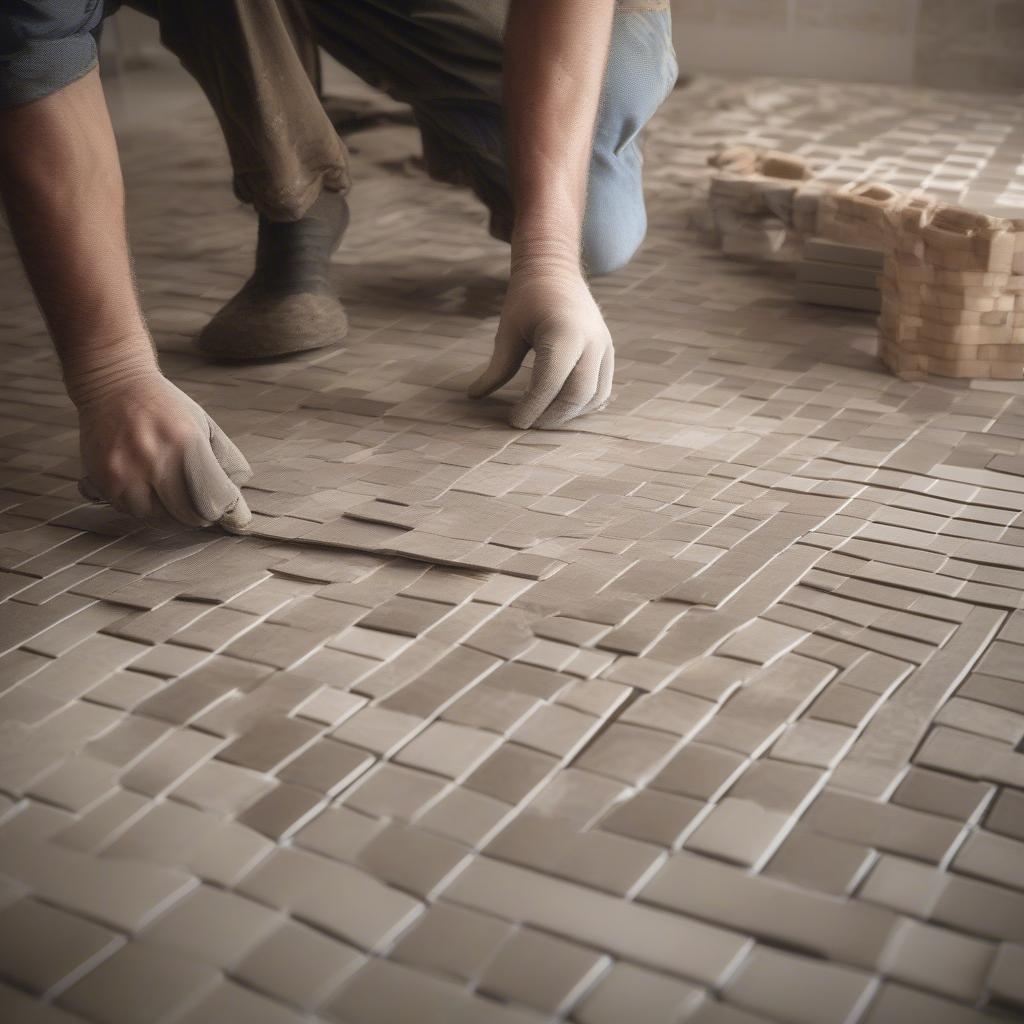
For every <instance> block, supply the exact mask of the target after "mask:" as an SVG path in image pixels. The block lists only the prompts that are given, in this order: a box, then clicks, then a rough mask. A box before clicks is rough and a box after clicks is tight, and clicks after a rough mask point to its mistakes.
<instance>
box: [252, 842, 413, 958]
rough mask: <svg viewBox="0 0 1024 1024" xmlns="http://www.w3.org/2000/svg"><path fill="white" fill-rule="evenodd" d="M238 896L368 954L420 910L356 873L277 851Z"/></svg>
mask: <svg viewBox="0 0 1024 1024" xmlns="http://www.w3.org/2000/svg"><path fill="white" fill-rule="evenodd" d="M239 891H240V892H242V893H244V894H245V895H247V896H251V897H252V898H253V899H256V900H259V901H260V902H262V903H266V904H267V905H269V906H272V907H277V908H278V909H280V910H287V911H288V912H290V913H291V915H292V916H293V917H295V918H297V919H299V920H301V921H303V922H304V923H306V924H310V925H313V926H314V927H317V928H320V929H321V930H323V931H326V932H328V933H330V934H332V935H336V936H338V937H339V938H341V939H343V940H344V941H346V942H350V943H352V944H353V945H355V946H358V947H359V948H360V949H368V950H378V949H380V948H383V947H385V946H387V945H388V944H389V943H390V942H391V941H392V940H393V939H394V938H395V936H396V935H397V934H398V933H399V932H400V931H402V929H404V928H405V927H407V926H408V925H409V924H410V923H411V922H412V921H413V920H415V918H416V917H417V916H418V915H419V913H420V911H421V909H422V905H421V904H420V903H419V901H418V900H414V899H412V898H411V897H409V896H406V895H405V894H404V893H400V892H398V891H397V890H395V889H390V888H388V887H387V886H385V885H383V884H381V883H380V882H378V881H376V880H375V879H374V878H372V877H371V876H370V875H367V874H365V873H364V872H362V871H359V870H357V869H356V868H353V867H349V866H348V865H345V864H339V863H337V862H336V861H330V860H327V859H326V858H324V857H318V856H316V855H315V854H311V853H305V852H301V851H298V850H289V849H281V848H279V849H278V850H277V851H275V853H274V854H272V855H271V856H270V857H269V858H267V859H266V860H265V861H263V862H262V863H261V864H260V865H259V866H258V867H257V868H256V869H255V870H254V871H252V872H251V873H250V874H249V875H248V876H247V877H246V878H245V880H244V882H243V883H242V884H241V885H240V886H239Z"/></svg>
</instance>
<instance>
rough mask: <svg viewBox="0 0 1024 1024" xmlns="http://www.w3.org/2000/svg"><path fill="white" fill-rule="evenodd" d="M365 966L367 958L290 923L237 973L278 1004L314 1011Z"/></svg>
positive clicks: (255, 948) (286, 921) (261, 945)
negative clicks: (278, 1002)
mask: <svg viewBox="0 0 1024 1024" xmlns="http://www.w3.org/2000/svg"><path fill="white" fill-rule="evenodd" d="M362 963H363V956H362V955H361V954H360V953H359V952H358V951H357V950H355V949H353V948H352V947H351V946H348V945H346V944H345V943H342V942H338V941H337V940H336V939H333V938H328V937H327V936H325V935H324V934H323V933H322V932H320V931H317V930H315V929H313V928H309V927H307V926H306V925H304V924H299V923H298V922H297V921H292V920H290V919H289V918H285V919H284V920H283V921H282V922H281V924H280V925H279V926H278V927H277V928H276V929H275V930H274V931H272V932H271V933H270V934H269V935H268V936H266V937H265V938H263V939H261V940H260V941H259V942H258V943H257V944H255V945H254V946H253V947H252V949H251V950H250V951H249V952H248V953H247V954H246V955H245V956H244V957H243V958H242V960H241V961H240V962H239V963H238V964H237V965H236V966H235V967H234V969H233V970H232V974H233V975H234V977H236V978H238V979H239V980H240V981H243V982H245V984H247V985H250V986H252V987H253V988H255V989H257V990H259V991H260V992H265V993H267V995H270V996H272V997H274V998H275V999H281V1000H283V1001H284V1002H286V1003H290V1004H292V1005H293V1006H297V1007H299V1009H301V1010H313V1009H316V1008H317V1007H319V1006H320V1005H321V1004H322V1003H323V1002H324V1000H325V999H326V998H327V997H328V995H329V994H330V993H331V992H333V991H334V990H335V989H337V988H338V986H339V985H340V984H341V982H342V981H344V979H345V978H347V977H348V976H349V975H351V974H352V973H353V972H354V971H356V970H358V968H359V967H360V965H361V964H362ZM246 1019H248V1018H246Z"/></svg>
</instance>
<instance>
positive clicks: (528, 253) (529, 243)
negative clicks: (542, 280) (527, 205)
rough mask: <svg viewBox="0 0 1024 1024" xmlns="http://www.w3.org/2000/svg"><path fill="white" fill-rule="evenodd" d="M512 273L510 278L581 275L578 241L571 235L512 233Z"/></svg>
mask: <svg viewBox="0 0 1024 1024" xmlns="http://www.w3.org/2000/svg"><path fill="white" fill-rule="evenodd" d="M511 272H512V275H513V276H530V277H533V276H536V275H538V274H543V275H549V274H557V275H559V276H562V275H573V276H578V275H580V274H581V273H582V268H581V264H580V244H579V241H578V239H577V238H576V237H575V235H572V234H570V235H569V236H568V237H567V236H566V235H565V234H560V235H550V234H543V235H541V234H535V235H519V234H513V236H512V262H511Z"/></svg>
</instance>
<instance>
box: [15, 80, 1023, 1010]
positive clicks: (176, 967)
mask: <svg viewBox="0 0 1024 1024" xmlns="http://www.w3.org/2000/svg"><path fill="white" fill-rule="evenodd" d="M1022 138H1024V110H1022V108H1021V106H1020V104H1019V102H1018V101H1017V99H1016V98H1013V99H1012V102H1011V100H1010V99H1006V100H1000V101H994V100H992V99H991V98H985V97H982V98H978V97H955V96H946V97H939V96H938V94H933V93H927V92H924V91H921V90H913V91H907V92H899V91H897V90H893V89H890V88H885V89H881V88H877V89H868V88H860V87H847V86H838V85H837V86H829V87H825V88H821V89H819V88H817V87H815V86H813V85H811V84H808V83H787V82H779V81H774V82H764V81H761V82H758V83H754V85H753V86H750V87H741V86H740V85H737V84H735V83H731V84H730V83H722V82H714V81H702V82H698V83H697V84H696V85H695V86H693V87H692V88H690V89H687V90H683V91H679V92H677V93H676V94H675V95H674V96H673V97H672V99H671V100H670V102H669V103H668V105H667V106H666V108H665V110H664V111H663V113H662V114H661V115H660V117H659V119H658V122H657V125H656V130H655V132H654V133H652V138H651V144H650V147H649V150H648V167H649V179H650V180H649V185H650V188H649V192H650V210H651V223H652V228H651V234H650V238H649V240H648V242H647V244H646V245H645V247H644V249H643V251H642V253H641V254H640V255H639V256H638V257H637V259H636V260H635V261H634V262H633V264H632V265H631V266H630V267H629V268H628V269H626V270H624V271H622V272H621V273H618V274H616V275H614V276H612V277H610V278H608V279H607V280H602V281H599V282H597V283H596V284H595V290H596V293H597V295H598V296H599V298H600V301H601V302H602V304H603V306H604V308H605V310H606V312H607V317H608V321H609V323H610V325H611V327H612V330H613V333H614V335H615V338H616V343H617V349H618V358H619V362H618V371H617V381H616V385H617V394H616V399H615V401H614V403H613V404H612V405H611V406H610V407H609V408H608V409H607V410H606V411H605V412H603V413H601V414H600V415H595V416H591V417H589V418H587V419H585V420H583V421H582V422H580V423H578V424H576V425H574V429H572V430H565V431H560V432H553V433H521V432H519V431H514V430H510V429H509V428H507V427H506V426H505V423H504V415H505V413H506V411H507V407H508V403H509V399H508V397H506V396H502V397H500V398H498V399H495V400H493V401H489V402H486V403H483V404H472V403H470V402H468V401H467V400H465V399H464V397H463V394H462V391H463V387H464V385H465V384H466V382H467V380H469V379H470V377H471V375H472V374H473V372H474V370H475V368H476V367H477V366H478V365H479V364H480V363H481V362H482V361H483V360H484V359H485V357H486V356H487V354H488V352H489V349H490V344H491V338H492V336H493V333H494V329H495V325H496V318H497V313H498V309H499V303H500V299H501V291H502V274H503V271H504V267H505V261H506V255H505V252H504V249H503V247H502V246H501V245H499V244H498V243H495V242H492V241H491V240H489V239H488V238H487V237H486V235H485V234H484V232H483V230H482V223H483V216H482V214H481V212H480V210H479V209H478V208H477V207H476V206H475V204H474V203H473V201H472V200H471V199H470V198H469V197H467V196H466V195H465V194H463V193H461V192H459V191H456V190H453V189H450V188H447V187H443V186H438V185H433V184H431V183H429V182H427V181H426V180H425V179H424V178H423V177H422V176H421V175H420V174H419V173H418V172H417V171H416V169H415V165H414V162H412V161H411V160H410V157H412V156H413V155H414V153H415V151H416V140H415V136H414V134H413V132H412V130H411V129H410V128H408V127H402V126H396V125H391V126H384V127H378V128H375V129H373V130H372V131H367V132H364V133H361V134H359V135H357V136H355V137H354V138H353V139H352V145H353V149H354V150H355V152H356V155H355V169H356V172H357V179H358V184H357V187H356V190H355V192H354V193H353V204H354V211H355V215H354V220H353V225H352V228H351V231H350V233H349V236H348V240H347V243H346V245H345V247H344V249H343V250H342V252H341V253H340V254H339V255H338V257H337V259H336V262H337V267H336V277H337V283H338V287H339V289H340V292H341V294H342V296H343V297H344V299H345V301H346V302H347V304H348V308H349V310H350V314H351V318H352V323H353V329H352V333H351V336H350V339H349V343H348V345H347V346H346V347H345V348H344V349H341V350H337V351H323V352H317V353H312V354H308V355H306V356H303V357H300V358H293V359H289V360H287V361H283V362H276V363H265V364H260V365H253V366H241V367H240V366H218V365H210V364H209V363H206V362H204V361H203V360H202V359H200V358H198V357H197V355H196V354H195V353H194V352H193V350H192V348H191V345H190V341H189V338H190V336H191V335H192V334H193V333H194V332H195V330H196V329H197V328H198V327H199V326H200V325H201V324H202V323H203V322H204V321H205V320H206V318H207V317H208V316H209V315H210V314H211V313H212V312H213V311H214V310H215V309H216V308H217V307H218V306H219V305H220V304H221V303H222V302H223V301H224V300H225V299H226V298H227V297H228V296H229V295H230V294H231V293H232V292H233V291H234V290H235V288H236V287H237V286H238V284H239V283H240V282H241V280H242V279H243V277H244V275H245V274H246V271H247V266H248V261H249V253H250V250H251V242H252V234H253V224H252V221H251V218H250V216H249V215H248V214H247V213H246V212H245V211H244V210H242V209H240V208H239V207H238V206H237V205H236V204H235V203H234V202H233V201H232V199H231V197H230V195H229V192H228V189H227V187H226V185H225V159H224V154H223V147H222V145H221V143H220V141H219V136H218V133H217V130H216V127H215V125H214V123H213V121H212V118H211V117H210V115H209V114H208V113H207V111H206V110H205V108H204V107H202V106H201V105H198V104H196V105H193V106H191V107H189V108H188V110H187V112H186V114H185V115H184V116H183V117H181V118H179V119H178V120H177V122H176V123H174V124H172V125H170V126H168V125H166V124H165V125H161V126H160V127H159V130H157V129H156V127H147V126H145V125H144V124H139V125H137V126H136V127H135V128H134V130H133V131H131V132H130V133H128V134H126V136H125V137H124V139H123V147H124V161H125V166H126V171H127V177H128V181H129V188H130V220H131V232H132V237H133V240H134V243H135V251H136V254H137V259H138V269H139V277H140V282H141V285H142V288H143V291H144V295H145V303H146V307H147V310H148V312H149V315H150V317H151V321H152V325H153V329H154V332H155V335H156V338H157V340H158V343H159V346H160V349H161V351H162V355H163V362H164V365H165V367H166V369H167V371H168V372H169V373H170V374H171V375H172V376H173V377H174V379H175V380H176V381H177V382H178V383H180V384H181V385H182V386H183V387H184V388H185V389H186V390H187V391H188V392H189V393H191V394H192V395H194V396H195V397H196V398H197V399H199V400H200V401H202V402H203V403H204V404H205V405H206V406H207V407H208V408H210V409H211V411H212V412H213V413H214V415H215V416H216V417H217V419H218V420H219V421H220V422H221V424H222V425H223V426H224V427H225V428H226V429H227V430H228V431H229V432H230V433H231V434H232V436H233V437H234V438H235V439H236V440H237V441H238V442H239V443H240V445H241V447H242V448H243V449H244V450H245V452H246V453H247V455H248V456H249V458H250V459H251V461H252V463H253V465H254V468H255V470H256V474H255V477H254V479H253V482H252V486H251V487H250V488H249V489H248V492H247V494H248V498H249V502H250V504H251V506H252V507H253V509H254V510H255V512H256V517H255V520H254V524H253V531H252V533H253V535H252V536H247V537H236V536H227V535H223V534H219V533H216V532H208V533H202V534H199V533H196V534H188V535H179V536H174V537H166V536H159V535H156V534H154V533H150V532H146V531H145V530H140V529H137V528H136V527H134V526H133V524H131V523H129V522H126V521H125V520H124V519H122V518H120V517H118V516H117V515H114V514H112V513H110V512H109V511H107V510H104V509H102V508H97V507H90V506H88V505H83V504H82V502H81V501H80V499H79V497H78V495H77V492H76V489H75V483H74V481H75V478H76V475H77V466H76V457H75V453H76V441H75V429H74V419H73V416H72V414H71V410H70V408H69V406H68V403H67V402H66V400H65V399H64V397H63V395H62V393H61V389H60V384H59V380H58V376H57V373H56V367H55V363H54V360H53V358H52V356H51V355H50V353H49V350H48V348H47V346H46V344H45V342H44V334H43V330H42V327H41V326H40V323H39V319H38V316H37V314H36V313H35V311H34V308H33V305H32V302H31V299H30V298H29V296H28V294H27V292H26V288H25V286H24V284H23V282H22V279H21V278H20V276H19V274H18V272H17V270H16V261H15V258H14V256H13V254H12V249H11V246H10V243H9V241H7V240H6V239H5V240H3V241H2V243H0V261H2V273H0V282H2V284H0V289H2V295H3V308H4V309H5V315H4V318H3V323H2V324H0V344H2V354H3V361H4V366H5V372H4V375H3V383H2V385H0V395H2V399H3V407H2V409H0V434H2V437H0V450H2V459H3V467H4V468H3V470H2V478H0V488H2V489H0V499H2V513H0V528H2V531H3V533H2V537H0V568H2V574H0V596H2V598H3V599H4V601H3V604H2V606H0V649H2V656H0V690H2V692H0V718H2V724H0V791H2V795H0V975H2V979H3V981H2V985H0V1017H2V1018H3V1019H4V1020H7V1021H11V1022H26V1024H31V1022H44V1021H45V1022H70V1021H94V1022H100V1024H122V1022H124V1024H145V1022H153V1024H157V1022H161V1024H162V1022H177V1024H233V1022H246V1024H250V1022H272V1024H279V1022H280V1024H287V1022H294V1021H299V1020H310V1019H317V1020H323V1021H327V1022H344V1024H396V1022H400V1021H409V1020H416V1021H419V1022H422V1024H432V1022H445V1024H448V1022H451V1024H470V1022H481V1024H483V1022H486V1024H505V1022H507V1024H529V1022H540V1021H545V1020H572V1021H575V1022H578V1024H621V1022H622V1021H625V1020H629V1021H634V1022H636V1024H670V1022H679V1021H692V1022H696V1024H755V1022H761V1021H781V1022H794V1024H799V1022H808V1024H831V1022H835V1024H840V1022H845V1024H852V1022H856V1021H860V1022H864V1024H890V1022H891V1024H916V1022H925V1021H927V1022H951V1024H953V1022H956V1024H959V1022H971V1021H980V1020H988V1019H1011V1018H1017V1019H1019V1018H1020V1017H1021V1015H1022V1012H1024V982H1022V978H1024V825H1022V822H1024V748H1022V738H1024V476H1022V470H1024V443H1022V442H1024V391H1022V390H1021V389H1020V388H1019V386H1018V387H1017V389H1016V390H1015V389H1014V386H1012V385H1006V384H995V383H989V384H987V385H983V386H976V387H974V388H971V387H968V386H965V385H963V384H951V383H939V382H935V383H902V382H900V381H898V380H896V379H894V378H893V377H891V376H889V375H888V374H887V373H885V372H884V371H883V370H882V369H881V367H880V366H879V364H878V363H877V361H876V360H875V358H874V355H873V351H874V329H873V326H872V321H871V318H870V317H869V316H867V315H859V314H855V313H849V312H839V311H831V310H825V309H821V308H816V307H809V306H802V305H799V304H797V303H796V302H795V301H794V300H793V299H792V298H791V294H792V280H791V279H790V278H788V277H786V276H785V275H784V274H783V273H782V272H781V271H780V270H779V269H778V268H775V269H766V268H760V267H758V266H756V265H751V264H744V263H737V262H730V261H728V260H725V259H723V258H722V257H721V256H720V255H718V254H716V253H714V252H711V251H708V250H705V249H702V248H700V247H699V246H698V245H697V244H695V242H694V241H693V240H692V238H691V236H690V235H689V234H688V233H687V230H686V208H687V206H688V204H690V203H692V201H693V199H694V197H695V195H696V194H697V191H698V187H699V183H700V181H701V179H702V178H703V177H704V175H705V171H704V168H703V159H704V156H705V154H706V152H707V150H708V149H709V147H710V146H711V145H712V144H713V143H715V142H719V141H723V140H729V141H738V140H741V139H745V140H748V141H755V142H758V141H759V142H763V143H765V144H768V145H772V146H776V147H779V148H783V149H802V150H803V152H805V153H809V154H811V155H813V154H814V153H818V154H819V155H823V154H830V155H831V157H832V160H833V162H834V165H835V167H837V168H839V169H840V170H839V171H837V173H839V172H840V171H841V172H842V173H846V172H847V171H850V172H851V173H863V172H864V167H865V165H871V166H872V168H873V172H874V173H876V175H877V174H881V173H885V174H889V175H890V176H891V177H893V178H894V180H895V179H899V180H902V179H903V178H905V177H911V176H914V175H917V176H918V177H919V178H922V179H923V178H929V179H930V182H931V184H932V185H933V186H935V187H941V186H942V183H944V182H945V183H946V187H947V188H948V189H949V190H953V189H954V187H955V188H956V189H957V190H959V193H964V194H968V193H969V194H972V195H973V196H974V198H975V199H976V200H977V202H978V203H979V204H980V203H983V202H988V203H989V204H990V205H998V206H1001V207H1007V206H1009V207H1013V206H1014V204H1016V206H1018V207H1019V206H1020V205H1021V203H1022V202H1024V188H1022V186H1021V178H1020V168H1019V166H1018V165H1019V160H1020V154H1021V149H1022V146H1021V140H1022ZM844 169H845V170H844ZM959 193H958V194H959ZM513 390H514V389H513Z"/></svg>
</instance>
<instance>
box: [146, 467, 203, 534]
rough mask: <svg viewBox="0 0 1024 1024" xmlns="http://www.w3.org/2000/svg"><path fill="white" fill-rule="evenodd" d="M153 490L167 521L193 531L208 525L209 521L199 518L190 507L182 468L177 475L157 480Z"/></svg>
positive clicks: (190, 502) (191, 506)
mask: <svg viewBox="0 0 1024 1024" xmlns="http://www.w3.org/2000/svg"><path fill="white" fill-rule="evenodd" d="M154 489H155V490H156V496H157V498H158V499H159V501H160V504H161V505H162V506H163V508H164V510H165V511H166V513H167V517H168V518H169V519H171V520H173V521H174V522H176V523H179V524H180V525H182V526H190V527H193V528H194V529H202V528H203V527H204V526H209V525H210V520H209V519H206V518H205V517H204V516H201V515H200V514H199V513H198V512H197V511H196V509H195V508H194V506H193V505H192V499H191V496H190V495H189V491H188V485H187V484H186V483H185V469H184V466H182V467H181V469H180V470H179V471H178V472H177V473H174V474H171V475H168V476H164V477H162V478H161V479H159V480H157V482H156V485H155V488H154Z"/></svg>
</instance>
